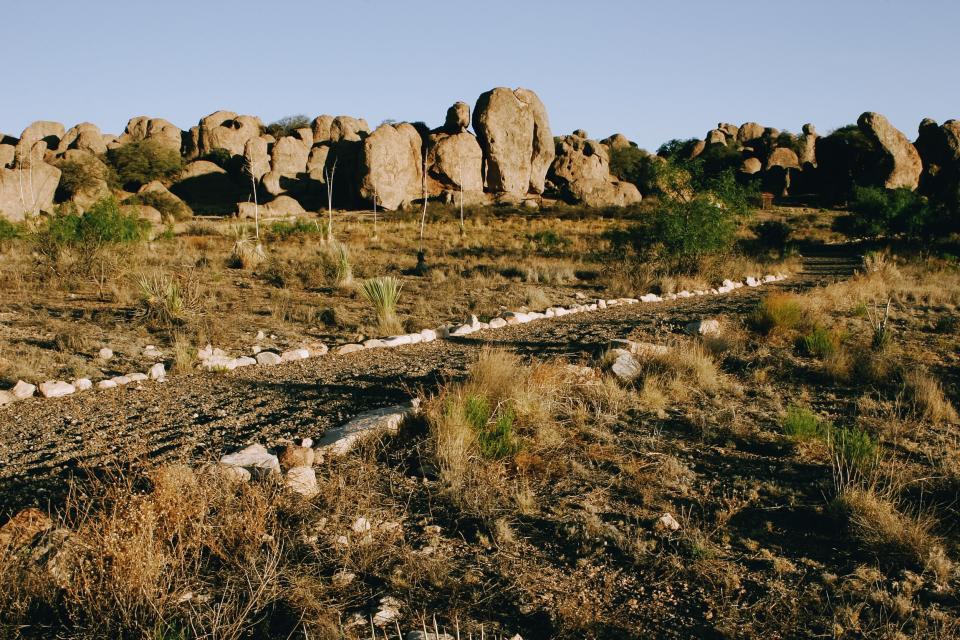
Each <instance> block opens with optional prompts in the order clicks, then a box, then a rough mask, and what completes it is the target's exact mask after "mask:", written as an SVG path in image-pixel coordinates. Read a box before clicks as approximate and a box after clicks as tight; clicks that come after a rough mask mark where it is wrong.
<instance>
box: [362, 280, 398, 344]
mask: <svg viewBox="0 0 960 640" xmlns="http://www.w3.org/2000/svg"><path fill="white" fill-rule="evenodd" d="M402 290H403V281H402V280H400V279H399V278H394V277H393V276H382V277H380V278H371V279H369V280H364V281H363V282H362V283H360V295H362V296H363V297H364V299H365V300H366V301H367V302H369V303H370V304H372V305H373V308H374V311H375V312H376V314H377V323H378V325H379V326H380V329H381V330H382V331H384V332H385V333H388V334H392V333H399V332H400V331H402V330H403V326H402V325H401V324H400V321H399V320H398V319H397V301H398V300H399V299H400V292H401V291H402Z"/></svg>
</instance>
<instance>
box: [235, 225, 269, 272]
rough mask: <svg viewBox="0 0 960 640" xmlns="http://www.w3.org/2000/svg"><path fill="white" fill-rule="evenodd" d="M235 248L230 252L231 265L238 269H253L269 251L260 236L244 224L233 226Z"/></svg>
mask: <svg viewBox="0 0 960 640" xmlns="http://www.w3.org/2000/svg"><path fill="white" fill-rule="evenodd" d="M232 232H233V238H234V241H233V250H232V251H231V252H230V266H231V267H234V268H236V269H252V268H254V267H256V266H257V265H259V264H260V263H261V262H263V261H264V259H266V257H267V252H266V251H265V250H264V248H263V244H262V243H261V242H260V239H259V238H258V237H255V236H252V235H251V234H250V229H249V228H248V227H246V226H244V225H237V226H235V227H233V229H232Z"/></svg>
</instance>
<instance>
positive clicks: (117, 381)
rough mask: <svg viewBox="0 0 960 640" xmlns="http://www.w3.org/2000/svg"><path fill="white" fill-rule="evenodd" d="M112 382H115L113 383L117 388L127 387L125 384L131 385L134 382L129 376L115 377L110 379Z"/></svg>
mask: <svg viewBox="0 0 960 640" xmlns="http://www.w3.org/2000/svg"><path fill="white" fill-rule="evenodd" d="M110 380H111V382H113V383H114V384H115V385H117V386H122V385H125V384H130V382H132V381H131V380H130V378H129V377H127V376H114V377H112V378H110Z"/></svg>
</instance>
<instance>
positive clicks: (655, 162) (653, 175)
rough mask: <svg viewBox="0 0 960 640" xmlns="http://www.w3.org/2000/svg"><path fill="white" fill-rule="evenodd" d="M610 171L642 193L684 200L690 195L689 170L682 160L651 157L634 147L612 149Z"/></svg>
mask: <svg viewBox="0 0 960 640" xmlns="http://www.w3.org/2000/svg"><path fill="white" fill-rule="evenodd" d="M610 173H612V174H613V175H615V176H616V177H617V178H619V179H620V180H624V181H626V182H630V183H633V184H635V185H636V186H637V189H639V190H640V193H642V194H643V195H645V196H646V195H651V194H652V195H657V196H663V197H667V198H673V199H686V198H687V197H689V195H691V185H690V180H691V177H690V172H689V171H688V170H687V169H686V168H684V166H683V162H682V161H680V160H679V159H678V160H672V159H667V158H665V157H663V156H652V155H650V154H649V153H647V152H646V151H644V150H643V149H638V148H637V147H626V148H623V149H612V150H611V151H610Z"/></svg>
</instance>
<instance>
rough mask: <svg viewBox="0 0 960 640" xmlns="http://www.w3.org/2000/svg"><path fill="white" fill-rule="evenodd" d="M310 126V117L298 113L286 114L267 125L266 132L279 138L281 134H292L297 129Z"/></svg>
mask: <svg viewBox="0 0 960 640" xmlns="http://www.w3.org/2000/svg"><path fill="white" fill-rule="evenodd" d="M309 126H310V118H308V117H307V116H305V115H302V114H299V115H295V116H286V117H284V118H280V119H279V120H277V121H276V122H271V123H270V124H268V125H267V127H266V130H267V133H269V134H270V135H272V136H273V137H274V138H276V139H277V140H279V139H280V138H282V137H283V136H290V135H293V134H294V133H295V132H296V130H297V129H303V128H304V127H309Z"/></svg>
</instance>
